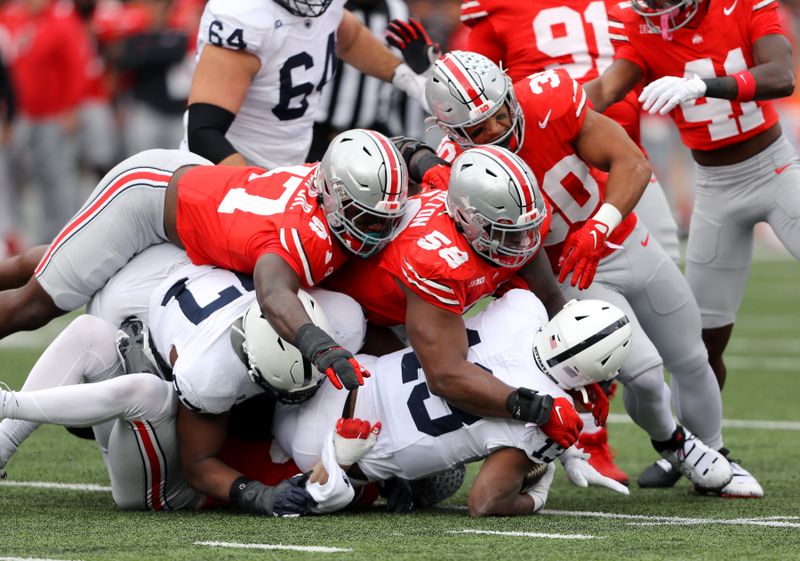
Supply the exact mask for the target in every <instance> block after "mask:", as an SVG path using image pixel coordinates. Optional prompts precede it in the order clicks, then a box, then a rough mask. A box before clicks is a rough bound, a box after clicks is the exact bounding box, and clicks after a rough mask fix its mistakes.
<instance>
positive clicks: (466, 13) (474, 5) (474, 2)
mask: <svg viewBox="0 0 800 561" xmlns="http://www.w3.org/2000/svg"><path fill="white" fill-rule="evenodd" d="M488 15H489V11H488V10H487V9H486V8H485V7H484V5H483V4H482V3H481V1H480V0H463V2H461V15H460V19H461V23H463V24H464V25H466V26H467V27H474V26H475V24H476V23H478V22H480V21H482V20H485V19H486V16H488Z"/></svg>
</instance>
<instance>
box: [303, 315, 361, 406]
mask: <svg viewBox="0 0 800 561" xmlns="http://www.w3.org/2000/svg"><path fill="white" fill-rule="evenodd" d="M294 345H295V347H297V348H298V349H299V350H300V353H301V354H302V355H303V356H304V357H306V358H307V359H308V360H310V361H311V363H312V364H313V365H314V367H315V368H316V369H317V370H319V371H320V372H323V373H324V374H325V375H326V376H327V377H328V379H329V380H330V381H331V383H332V384H333V387H335V388H336V389H337V390H341V389H342V388H343V387H344V388H346V389H348V390H354V389H356V388H357V387H359V386H363V385H364V378H369V376H370V374H369V371H367V370H366V369H365V368H363V367H362V366H361V365H360V364H359V363H358V361H357V360H356V359H355V358H354V357H353V355H352V354H351V353H350V351H348V350H347V349H345V348H343V347H341V346H339V344H338V343H336V341H334V340H333V339H332V338H331V336H330V335H328V334H327V333H325V332H324V331H323V330H322V329H321V328H320V327H318V326H316V325H314V324H313V323H307V324H305V325H303V326H301V327H300V329H298V330H297V334H296V335H295V341H294Z"/></svg>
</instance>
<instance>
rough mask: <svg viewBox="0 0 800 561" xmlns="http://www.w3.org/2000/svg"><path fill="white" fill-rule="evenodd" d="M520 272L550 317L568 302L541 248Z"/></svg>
mask: <svg viewBox="0 0 800 561" xmlns="http://www.w3.org/2000/svg"><path fill="white" fill-rule="evenodd" d="M518 274H519V275H520V276H521V277H522V278H523V279H524V280H525V282H526V283H527V284H528V288H529V289H530V291H531V292H533V293H534V294H535V295H536V296H537V297H538V298H539V300H541V301H542V304H544V307H545V309H546V310H547V315H548V316H549V317H553V316H554V315H556V314H557V313H558V312H559V311H560V310H561V308H563V307H564V304H566V303H567V301H566V300H565V299H564V295H563V294H561V289H560V288H559V287H558V283H557V282H556V277H555V275H554V274H553V269H552V267H550V261H549V260H548V259H547V254H546V253H545V252H544V250H540V251H539V253H537V254H536V256H535V257H534V258H533V259H531V260H530V261H529V262H528V263H526V264H525V266H524V267H522V269H520V270H519V273H518Z"/></svg>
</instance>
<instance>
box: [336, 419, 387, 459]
mask: <svg viewBox="0 0 800 561" xmlns="http://www.w3.org/2000/svg"><path fill="white" fill-rule="evenodd" d="M380 432H381V423H380V421H378V422H377V423H375V424H374V425H370V424H369V421H362V420H361V419H345V418H344V417H342V418H341V419H339V420H338V421H337V422H336V430H335V431H334V433H333V448H334V450H335V451H336V463H337V464H339V465H340V466H341V467H342V469H346V468H348V467H350V466H352V465H353V464H355V463H357V462H358V461H359V460H360V459H361V458H363V457H364V455H365V454H366V453H367V452H369V451H370V450H372V447H373V446H375V442H377V440H378V434H380Z"/></svg>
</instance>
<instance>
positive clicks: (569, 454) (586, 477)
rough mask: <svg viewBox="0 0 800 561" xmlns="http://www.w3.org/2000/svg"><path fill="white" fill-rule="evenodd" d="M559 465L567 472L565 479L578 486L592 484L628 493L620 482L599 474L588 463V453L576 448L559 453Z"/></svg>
mask: <svg viewBox="0 0 800 561" xmlns="http://www.w3.org/2000/svg"><path fill="white" fill-rule="evenodd" d="M560 459H561V465H563V466H564V471H565V472H567V479H569V480H570V482H572V483H574V484H575V485H577V486H578V487H588V486H589V485H594V486H597V487H605V488H607V489H611V490H612V491H614V492H615V493H620V494H622V495H629V494H630V492H629V491H628V488H627V487H625V485H623V484H622V483H619V482H618V481H614V480H613V479H611V478H610V477H605V476H604V475H601V474H600V473H599V472H598V471H597V470H596V469H594V468H593V467H592V465H591V464H590V463H589V454H585V453H584V452H583V451H582V450H579V449H577V448H570V449H569V450H567V451H565V452H564V453H563V454H561V458H560Z"/></svg>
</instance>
